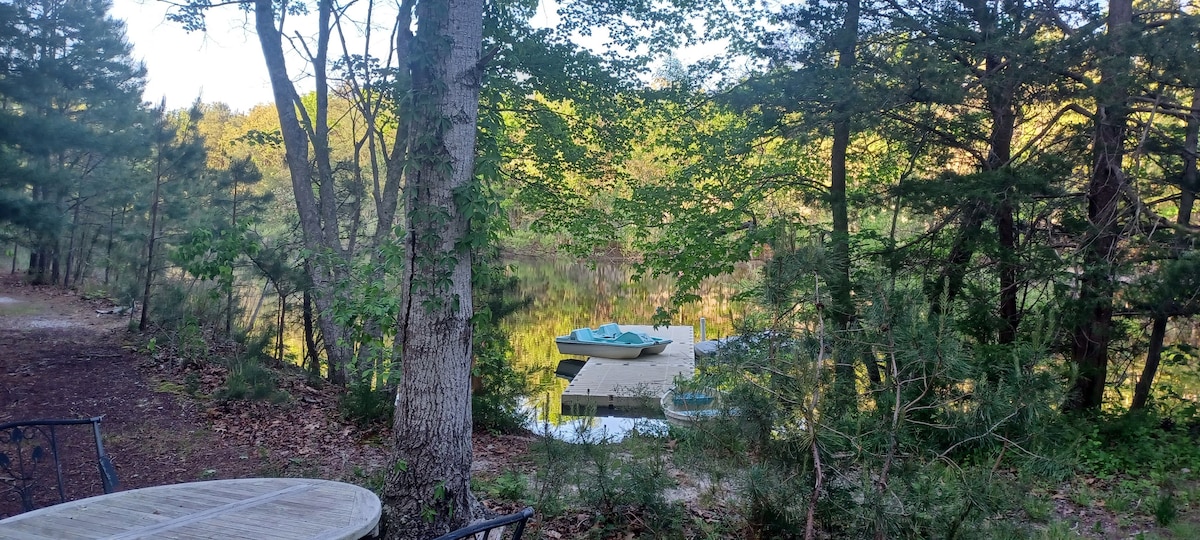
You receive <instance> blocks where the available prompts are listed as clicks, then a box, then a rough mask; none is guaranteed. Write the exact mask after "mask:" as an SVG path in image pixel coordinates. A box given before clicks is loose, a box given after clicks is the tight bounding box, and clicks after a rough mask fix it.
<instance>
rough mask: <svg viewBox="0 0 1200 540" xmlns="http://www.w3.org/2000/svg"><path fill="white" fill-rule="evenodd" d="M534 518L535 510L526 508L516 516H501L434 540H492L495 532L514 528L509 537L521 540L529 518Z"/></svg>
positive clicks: (513, 539)
mask: <svg viewBox="0 0 1200 540" xmlns="http://www.w3.org/2000/svg"><path fill="white" fill-rule="evenodd" d="M531 517H533V509H532V508H526V509H524V510H521V511H520V512H517V513H515V514H509V515H507V516H500V517H498V518H493V519H489V520H487V521H481V522H479V523H476V524H474V525H470V526H467V527H463V528H461V529H459V530H457V531H451V532H449V533H447V534H443V535H442V536H439V537H437V538H435V539H434V540H467V539H471V540H491V538H492V533H493V532H502V531H503V530H504V529H505V527H508V526H509V525H512V526H513V530H512V536H510V537H508V538H511V539H512V540H521V535H522V534H524V533H525V523H527V522H528V521H529V518H531Z"/></svg>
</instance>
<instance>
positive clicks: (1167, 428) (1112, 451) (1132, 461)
mask: <svg viewBox="0 0 1200 540" xmlns="http://www.w3.org/2000/svg"><path fill="white" fill-rule="evenodd" d="M1079 420H1080V421H1076V422H1073V424H1074V425H1076V426H1078V428H1077V429H1078V431H1077V432H1076V433H1077V434H1078V437H1079V442H1078V449H1079V458H1078V459H1079V465H1080V467H1081V469H1082V470H1083V471H1085V473H1087V474H1090V475H1095V476H1097V477H1100V478H1113V477H1116V476H1129V477H1132V478H1150V479H1153V480H1155V481H1157V482H1163V481H1166V480H1168V479H1171V478H1175V477H1176V476H1177V475H1178V474H1179V473H1180V471H1182V470H1183V469H1189V470H1195V471H1196V472H1200V468H1197V467H1196V463H1200V447H1198V446H1197V445H1196V441H1197V440H1198V439H1200V414H1197V408H1196V406H1195V405H1192V406H1190V407H1187V408H1185V409H1182V410H1179V411H1176V412H1175V413H1173V414H1164V413H1162V412H1159V411H1156V410H1148V411H1136V412H1129V413H1125V412H1119V413H1111V414H1104V415H1100V416H1097V417H1095V418H1090V419H1079Z"/></svg>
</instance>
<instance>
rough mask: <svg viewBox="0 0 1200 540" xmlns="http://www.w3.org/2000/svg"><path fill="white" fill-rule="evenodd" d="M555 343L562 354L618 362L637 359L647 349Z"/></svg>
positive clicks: (600, 344) (597, 344)
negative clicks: (610, 359) (595, 357)
mask: <svg viewBox="0 0 1200 540" xmlns="http://www.w3.org/2000/svg"><path fill="white" fill-rule="evenodd" d="M555 343H556V344H557V345H558V352H559V353H560V354H574V355H579V356H597V357H600V358H613V359H616V360H628V359H631V358H637V357H639V356H641V355H642V350H644V349H646V347H622V346H620V345H608V344H605V343H563V342H561V341H556V342H555ZM663 347H664V348H665V347H666V345H663ZM659 352H662V351H659Z"/></svg>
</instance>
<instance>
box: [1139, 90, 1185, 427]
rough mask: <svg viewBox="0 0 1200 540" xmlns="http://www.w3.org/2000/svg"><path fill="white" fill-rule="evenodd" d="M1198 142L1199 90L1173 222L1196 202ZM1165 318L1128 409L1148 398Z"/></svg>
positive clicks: (1157, 325) (1159, 318) (1154, 332)
mask: <svg viewBox="0 0 1200 540" xmlns="http://www.w3.org/2000/svg"><path fill="white" fill-rule="evenodd" d="M1198 139H1200V90H1194V91H1193V93H1192V106H1191V113H1190V114H1188V119H1187V132H1186V134H1185V135H1184V139H1183V177H1182V178H1180V181H1179V191H1180V194H1179V215H1178V216H1177V217H1176V223H1179V224H1180V225H1190V224H1191V222H1192V206H1193V205H1194V204H1195V201H1196V190H1197V188H1200V174H1198V173H1197V169H1196V149H1197V140H1198ZM1173 244H1174V245H1173V246H1172V249H1173V251H1175V254H1176V256H1178V255H1179V254H1180V253H1181V252H1182V251H1183V249H1185V247H1186V244H1185V241H1184V239H1183V238H1181V237H1179V236H1178V235H1177V236H1176V238H1175V240H1174V241H1173ZM1167 322H1168V319H1167V315H1166V314H1163V313H1159V314H1156V315H1155V316H1154V322H1153V327H1152V329H1151V332H1150V345H1149V350H1147V351H1146V365H1145V366H1143V367H1142V374H1141V376H1139V377H1138V382H1137V386H1135V387H1134V389H1133V403H1132V404H1130V406H1129V407H1130V408H1131V409H1141V408H1143V407H1145V406H1146V402H1147V401H1149V399H1150V389H1151V388H1153V387H1154V376H1155V375H1156V374H1157V373H1158V363H1159V361H1160V360H1161V359H1162V346H1163V339H1164V338H1165V337H1166V334H1167Z"/></svg>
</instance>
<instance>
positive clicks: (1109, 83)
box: [1066, 0, 1133, 411]
mask: <svg viewBox="0 0 1200 540" xmlns="http://www.w3.org/2000/svg"><path fill="white" fill-rule="evenodd" d="M1132 20H1133V5H1132V0H1110V1H1109V3H1108V35H1109V39H1110V40H1111V43H1112V49H1111V50H1109V51H1107V54H1106V60H1105V61H1103V62H1102V63H1101V66H1100V83H1099V85H1098V87H1097V96H1096V133H1095V136H1094V139H1093V141H1092V155H1093V168H1092V178H1091V180H1090V181H1089V182H1088V186H1087V201H1088V223H1089V224H1090V225H1091V230H1090V232H1089V234H1088V235H1087V236H1086V237H1085V242H1084V247H1083V278H1082V279H1081V280H1080V288H1079V313H1078V315H1077V323H1076V326H1075V330H1074V332H1073V334H1074V339H1073V343H1072V347H1071V360H1072V361H1073V362H1075V365H1076V368H1077V373H1076V377H1075V384H1074V386H1073V388H1072V390H1071V395H1070V396H1069V398H1068V401H1067V403H1066V408H1067V409H1068V410H1080V411H1082V410H1092V409H1098V408H1099V407H1100V404H1101V403H1102V402H1103V401H1104V383H1105V380H1106V379H1107V376H1108V342H1109V339H1110V338H1111V330H1112V315H1113V307H1112V300H1113V292H1114V291H1113V289H1114V286H1115V278H1114V273H1115V272H1116V269H1115V265H1116V263H1117V260H1118V255H1117V242H1118V240H1120V238H1119V236H1120V234H1121V233H1120V223H1118V218H1119V214H1120V212H1119V210H1120V209H1119V204H1120V199H1121V189H1122V183H1123V182H1124V171H1123V169H1122V163H1121V161H1122V159H1123V158H1124V156H1125V149H1124V139H1125V124H1126V120H1127V117H1128V115H1129V108H1128V105H1127V104H1126V99H1127V98H1128V94H1129V91H1128V89H1127V88H1126V87H1125V83H1124V82H1122V80H1121V78H1123V77H1125V74H1126V73H1128V72H1129V67H1130V60H1129V57H1128V55H1127V53H1126V52H1125V51H1124V50H1123V49H1124V47H1123V46H1122V44H1121V42H1122V41H1123V39H1124V36H1125V33H1126V32H1127V28H1128V27H1129V25H1130V22H1131V21H1132Z"/></svg>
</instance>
